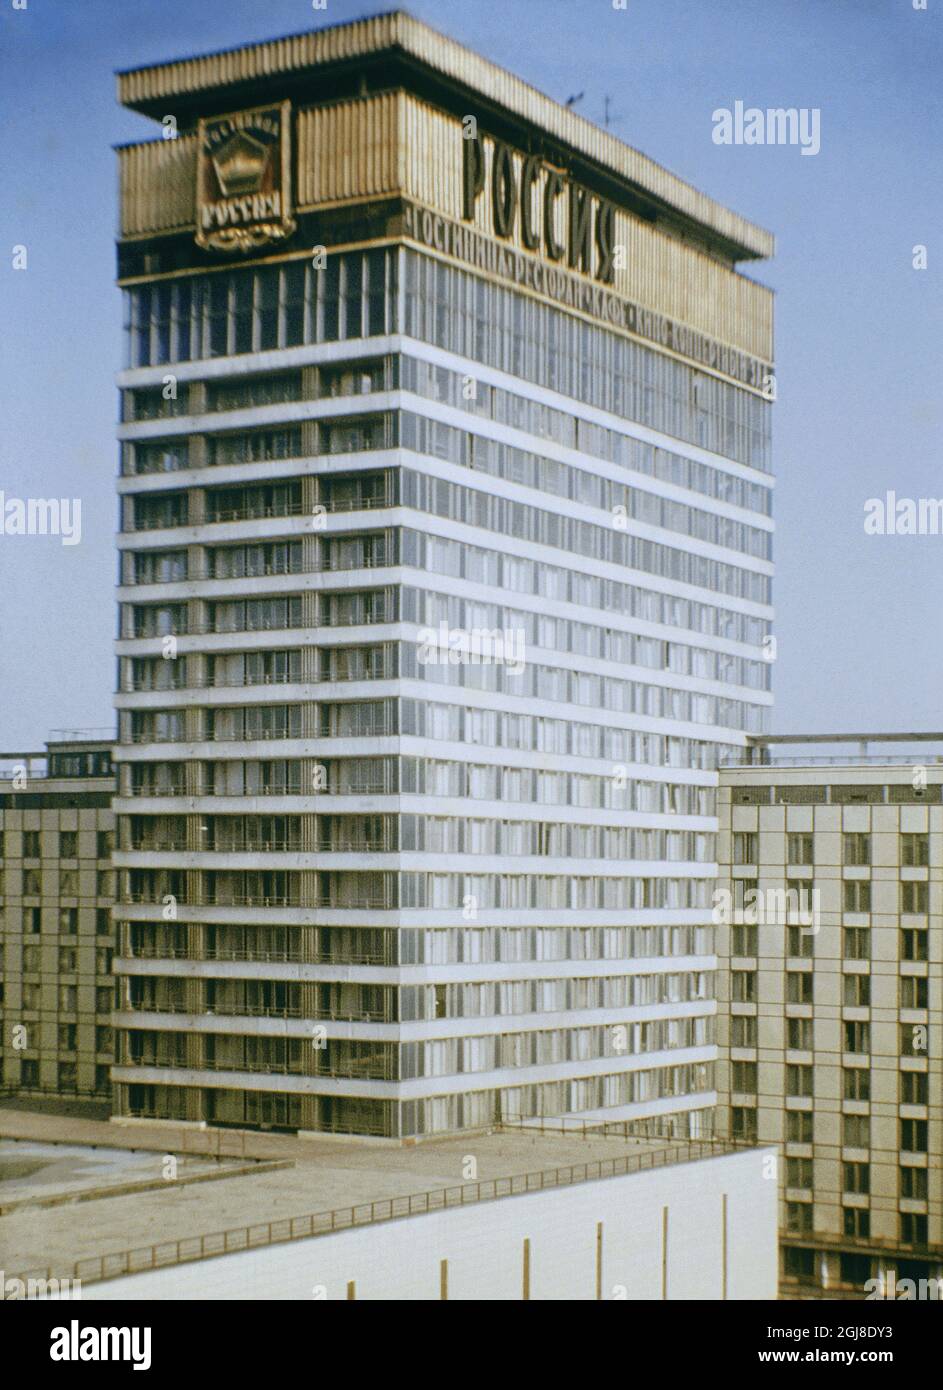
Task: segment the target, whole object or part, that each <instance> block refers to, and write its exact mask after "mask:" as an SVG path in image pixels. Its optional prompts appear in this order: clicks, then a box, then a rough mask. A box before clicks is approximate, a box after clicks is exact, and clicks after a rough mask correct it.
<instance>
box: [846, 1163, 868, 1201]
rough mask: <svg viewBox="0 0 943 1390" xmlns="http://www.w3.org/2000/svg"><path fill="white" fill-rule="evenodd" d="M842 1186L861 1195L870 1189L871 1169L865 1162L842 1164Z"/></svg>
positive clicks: (847, 1190)
mask: <svg viewBox="0 0 943 1390" xmlns="http://www.w3.org/2000/svg"><path fill="white" fill-rule="evenodd" d="M842 1188H843V1191H845V1192H854V1193H856V1194H857V1195H859V1196H861V1195H862V1194H863V1195H867V1194H868V1193H869V1192H870V1191H871V1169H870V1168H869V1166H868V1164H867V1163H843V1164H842Z"/></svg>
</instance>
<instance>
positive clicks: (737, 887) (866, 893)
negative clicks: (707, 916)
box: [731, 878, 930, 916]
mask: <svg viewBox="0 0 943 1390" xmlns="http://www.w3.org/2000/svg"><path fill="white" fill-rule="evenodd" d="M757 882H758V880H757V879H754V878H735V879H733V880H732V885H731V886H732V889H733V892H732V899H733V910H734V911H735V912H743V913H744V914H745V915H749V914H750V913H753V914H754V915H757V913H758V911H759V909H758V906H757V900H756V898H755V897H754V896H751V895H755V894H756V893H757V891H760V892H762V891H764V890H758V889H757ZM889 884H890V880H888V879H883V880H881V882H880V883H879V884H878V887H879V889H880V890H881V892H884V891H885V890H886V889H887V888H888V886H889ZM769 891H773V892H777V891H779V892H782V893H784V894H785V895H790V896H787V897H786V899H785V900H786V902H787V903H788V904H789V907H790V910H795V911H799V910H806V908H805V906H804V904H805V903H807V902H809V901H811V898H810V896H809V895H810V894H811V893H813V892H814V891H815V887H814V880H813V879H805V878H804V879H791V880H789V886H788V887H787V888H786V889H784V890H778V889H773V890H769ZM897 893H898V902H899V911H900V912H902V913H909V914H910V915H911V916H926V914H927V912H928V911H929V903H930V885H929V883H928V882H927V880H926V879H907V878H905V879H901V880H900V881H899V884H898V889H897ZM841 906H842V911H843V912H849V913H850V912H857V913H868V912H871V911H872V910H873V909H872V882H871V880H870V879H868V878H845V879H842V881H841ZM888 910H889V908H888V906H887V905H886V904H885V906H884V911H885V912H886V911H888Z"/></svg>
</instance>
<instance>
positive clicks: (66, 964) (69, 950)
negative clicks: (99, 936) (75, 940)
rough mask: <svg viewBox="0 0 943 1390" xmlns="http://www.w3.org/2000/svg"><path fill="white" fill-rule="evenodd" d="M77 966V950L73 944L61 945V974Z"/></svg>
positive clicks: (69, 971)
mask: <svg viewBox="0 0 943 1390" xmlns="http://www.w3.org/2000/svg"><path fill="white" fill-rule="evenodd" d="M75 968H76V951H75V948H74V947H73V946H60V947H59V971H60V974H66V973H71V972H72V971H74V970H75Z"/></svg>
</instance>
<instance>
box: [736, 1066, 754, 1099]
mask: <svg viewBox="0 0 943 1390" xmlns="http://www.w3.org/2000/svg"><path fill="white" fill-rule="evenodd" d="M730 1089H731V1090H732V1091H739V1092H743V1093H750V1092H753V1093H755V1092H756V1063H755V1062H732V1063H731V1067H730Z"/></svg>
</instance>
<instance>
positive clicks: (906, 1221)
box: [786, 1168, 929, 1285]
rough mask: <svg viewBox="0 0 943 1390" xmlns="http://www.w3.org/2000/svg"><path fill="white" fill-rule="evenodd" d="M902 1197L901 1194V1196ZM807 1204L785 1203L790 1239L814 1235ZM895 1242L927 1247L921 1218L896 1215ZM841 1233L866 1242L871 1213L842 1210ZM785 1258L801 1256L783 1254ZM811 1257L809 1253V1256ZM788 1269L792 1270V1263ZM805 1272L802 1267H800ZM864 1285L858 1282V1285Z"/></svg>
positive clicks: (912, 1214)
mask: <svg viewBox="0 0 943 1390" xmlns="http://www.w3.org/2000/svg"><path fill="white" fill-rule="evenodd" d="M921 1171H922V1170H921V1169H907V1168H902V1169H901V1173H902V1174H903V1173H906V1172H921ZM901 1196H903V1191H902V1192H901ZM812 1215H813V1207H812V1203H811V1202H787V1203H786V1230H787V1231H788V1232H789V1234H790V1235H811V1234H812V1232H813V1231H814V1229H815V1228H814V1225H813V1221H812ZM897 1219H898V1242H899V1244H900V1245H905V1246H914V1247H920V1246H925V1245H926V1244H927V1238H928V1230H929V1227H928V1224H927V1217H926V1215H925V1214H921V1213H919V1212H911V1211H902V1212H899V1213H898V1218H897ZM842 1233H843V1234H844V1235H846V1236H849V1237H850V1238H851V1239H859V1240H869V1239H870V1237H871V1213H870V1212H869V1211H868V1209H867V1207H859V1206H854V1207H843V1209H842ZM786 1253H787V1254H793V1253H805V1252H793V1251H787V1252H786ZM809 1253H811V1252H809ZM790 1268H791V1269H792V1268H796V1265H795V1263H793V1264H792V1265H791V1266H790ZM802 1269H803V1271H805V1265H803V1266H802ZM863 1284H864V1281H862V1285H863Z"/></svg>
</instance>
